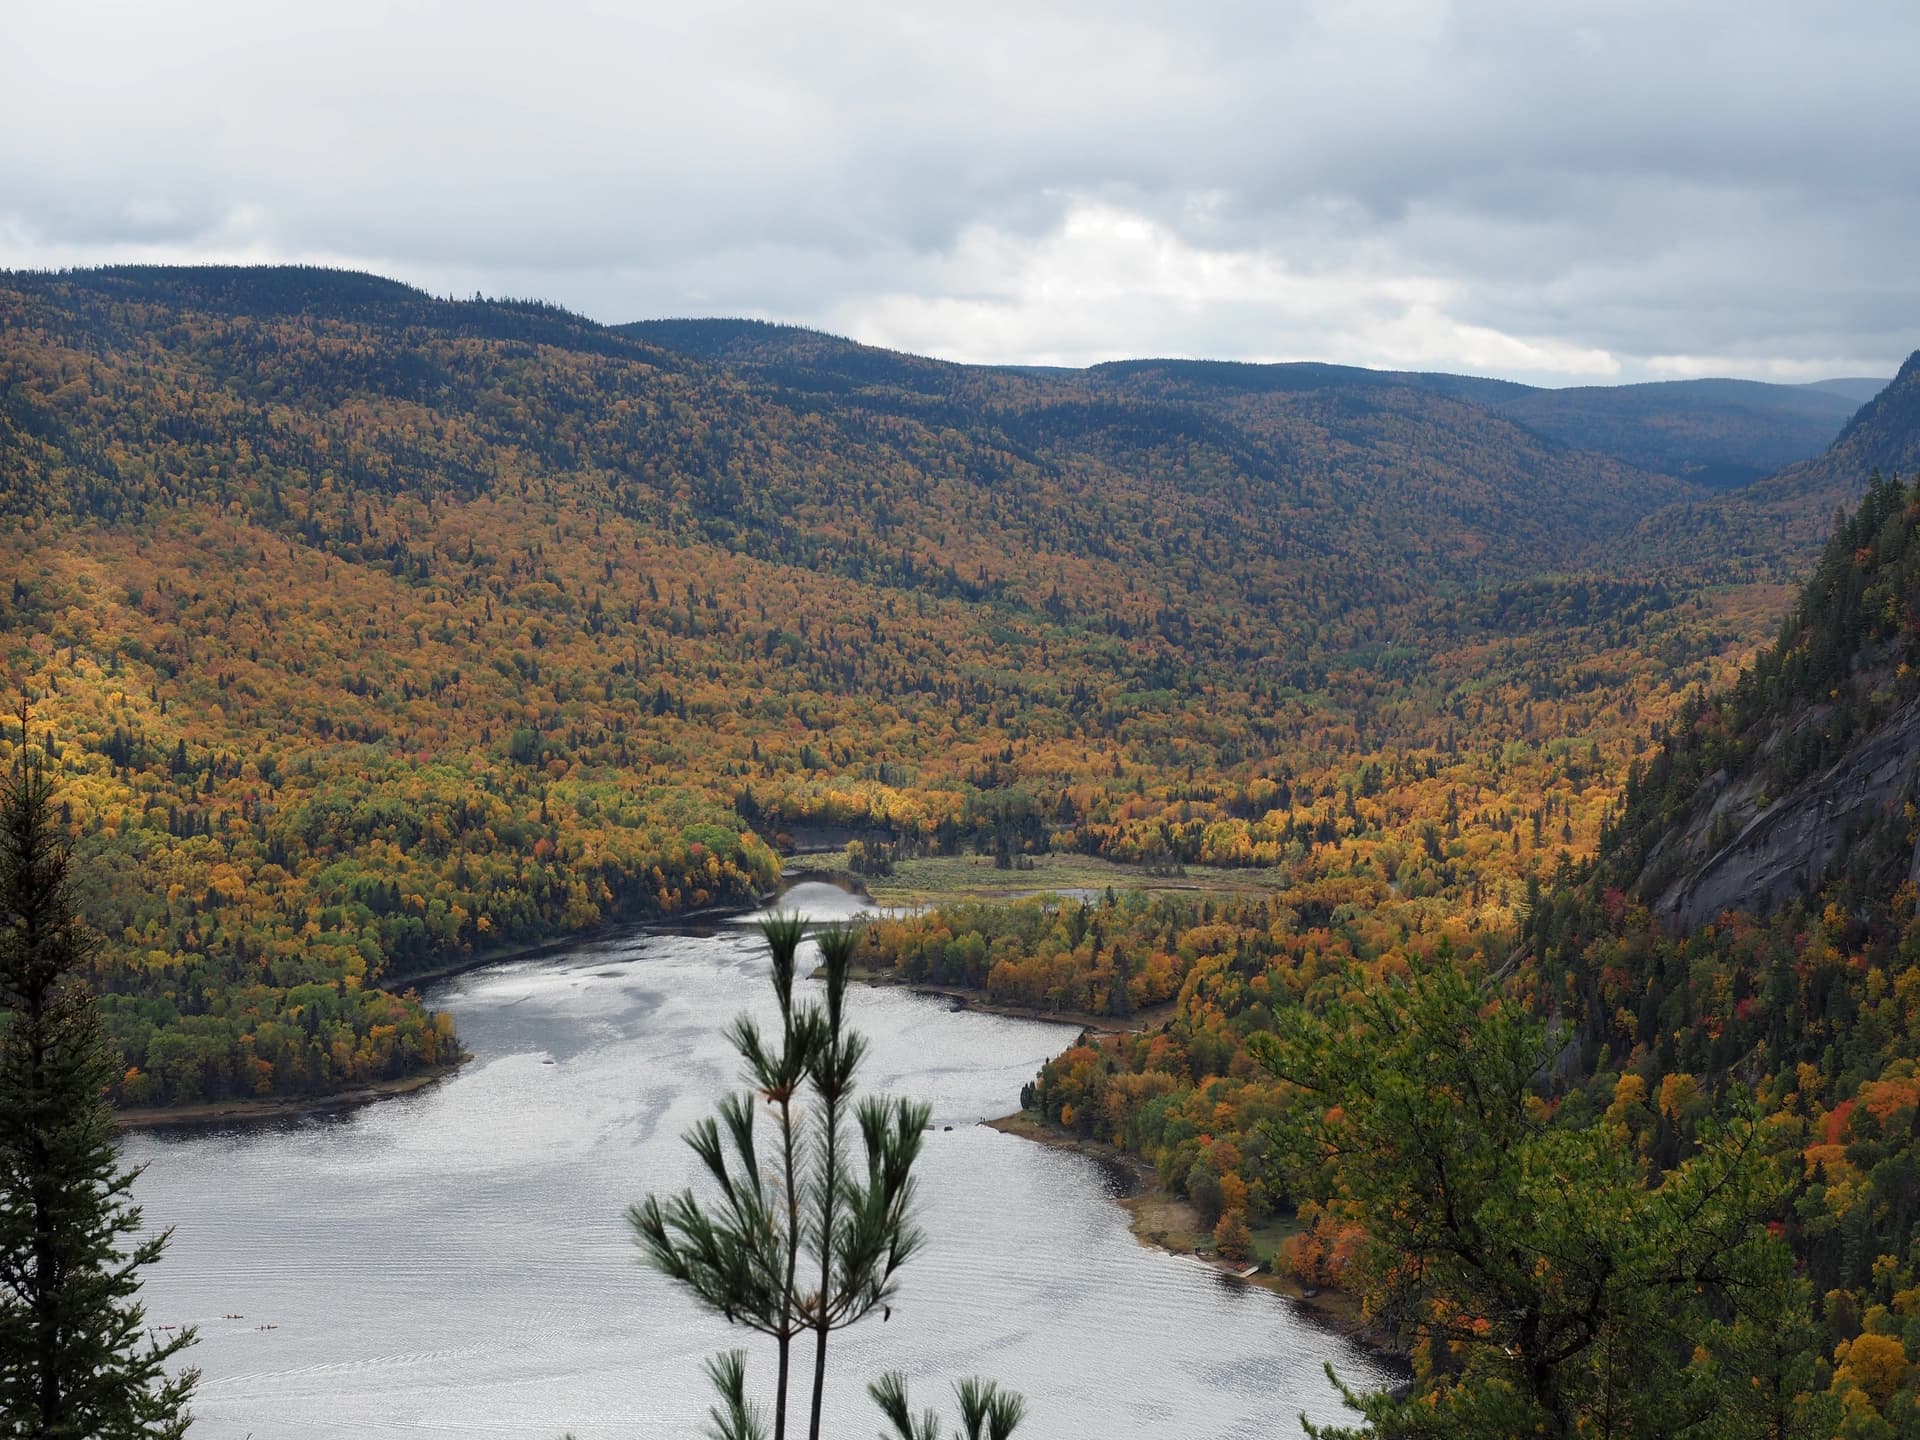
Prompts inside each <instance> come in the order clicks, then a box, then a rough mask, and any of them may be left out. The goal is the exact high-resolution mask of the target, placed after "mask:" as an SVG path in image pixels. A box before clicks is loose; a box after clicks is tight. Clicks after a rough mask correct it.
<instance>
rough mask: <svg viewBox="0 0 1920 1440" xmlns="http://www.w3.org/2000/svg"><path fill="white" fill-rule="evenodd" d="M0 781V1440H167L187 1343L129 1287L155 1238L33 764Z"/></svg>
mask: <svg viewBox="0 0 1920 1440" xmlns="http://www.w3.org/2000/svg"><path fill="white" fill-rule="evenodd" d="M26 741H27V736H26V717H25V715H24V713H23V714H22V716H21V745H20V751H19V754H18V755H17V757H16V759H15V762H14V764H13V766H12V768H11V771H10V772H9V773H7V774H6V775H4V776H3V777H0V1440H167V1437H175V1436H179V1435H182V1434H184V1433H185V1431H186V1428H187V1424H188V1421H189V1419H190V1417H189V1415H188V1413H187V1400H188V1398H189V1396H190V1395H191V1394H192V1391H193V1387H194V1382H195V1380H196V1379H197V1375H196V1374H195V1372H193V1371H185V1372H182V1373H179V1374H169V1373H168V1370H167V1362H168V1361H169V1360H171V1359H172V1358H173V1357H174V1356H175V1355H177V1354H178V1353H179V1352H180V1351H181V1350H182V1349H184V1348H185V1347H186V1346H188V1345H190V1344H191V1343H192V1342H193V1332H192V1330H191V1329H187V1330H183V1331H180V1332H178V1333H175V1334H173V1335H171V1336H167V1337H159V1336H156V1335H154V1334H153V1333H151V1332H150V1331H149V1330H148V1329H147V1326H146V1322H145V1314H144V1311H143V1309H142V1307H141V1304H140V1299H139V1295H140V1276H141V1272H142V1271H143V1270H145V1269H146V1267H147V1266H149V1265H152V1264H153V1263H154V1262H155V1261H156V1260H158V1259H159V1258H160V1255H161V1252H162V1251H163V1250H165V1248H166V1244H167V1239H168V1233H169V1232H163V1233H161V1234H158V1235H148V1236H145V1237H141V1236H139V1233H138V1232H139V1230H140V1208H139V1207H138V1206H137V1205H135V1204H134V1203H133V1202H132V1199H131V1191H132V1187H133V1182H134V1180H135V1178H136V1177H137V1176H138V1174H139V1172H138V1171H137V1170H123V1169H121V1168H120V1165H119V1159H118V1155H117V1153H116V1147H115V1134H114V1124H113V1117H112V1114H111V1113H110V1112H109V1110H108V1109H107V1105H106V1100H105V1092H106V1088H107V1085H108V1082H109V1081H110V1080H111V1078H112V1075H113V1063H112V1060H111V1058H110V1056H109V1054H108V1051H107V1048H106V1045H105V1043H104V1041H103V1039H102V1037H101V1033H100V1022H99V1018H98V1016H97V1015H96V1014H95V1012H94V1006H93V997H92V995H91V994H90V993H89V992H88V989H87V986H86V983H85V981H84V980H83V979H82V978H81V974H80V972H81V970H82V968H83V967H84V965H85V962H86V961H87V959H88V956H89V955H90V953H91V950H92V946H93V943H94V942H93V937H92V936H91V934H90V933H89V932H88V930H87V929H86V927H85V925H84V924H83V923H82V922H81V920H80V918H79V916H78V915H77V914H76V913H75V908H74V903H73V897H72V894H71V891H70V887H69V882H68V855H67V849H66V845H65V843H64V841H63V839H62V837H61V836H60V834H59V832H58V830H57V829H56V827H55V824H54V817H53V806H52V793H53V784H52V781H51V779H50V778H49V777H48V775H47V771H46V765H45V761H44V759H42V758H40V757H39V756H36V755H34V754H32V753H31V752H30V751H29V748H28V746H27V743H26Z"/></svg>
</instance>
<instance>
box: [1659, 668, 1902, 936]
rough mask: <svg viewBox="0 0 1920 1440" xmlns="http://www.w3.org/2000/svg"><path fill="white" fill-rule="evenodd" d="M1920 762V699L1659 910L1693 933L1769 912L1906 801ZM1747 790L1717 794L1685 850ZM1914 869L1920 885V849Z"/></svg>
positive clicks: (1716, 856)
mask: <svg viewBox="0 0 1920 1440" xmlns="http://www.w3.org/2000/svg"><path fill="white" fill-rule="evenodd" d="M1916 765H1920V700H1916V701H1914V702H1912V703H1910V704H1908V705H1907V706H1905V707H1904V708H1902V709H1901V710H1899V711H1898V712H1896V713H1895V714H1894V715H1893V716H1892V717H1891V718H1889V719H1888V720H1887V721H1886V722H1885V723H1884V724H1882V725H1881V726H1880V727H1879V728H1878V729H1876V730H1874V731H1873V732H1872V733H1871V734H1870V735H1868V736H1866V737H1865V738H1864V739H1863V740H1861V741H1860V743H1858V744H1857V745H1855V746H1854V747H1853V748H1852V749H1851V750H1850V751H1849V752H1848V753H1847V754H1846V755H1845V756H1843V757H1842V758H1841V759H1840V760H1839V761H1838V762H1836V763H1835V764H1834V765H1833V766H1832V767H1831V768H1830V769H1828V770H1827V771H1825V772H1824V773H1823V774H1820V775H1816V776H1814V777H1813V778H1812V779H1810V780H1806V781H1804V782H1802V783H1801V784H1799V785H1797V786H1795V787H1794V788H1793V789H1792V790H1791V791H1789V792H1788V793H1787V794H1785V795H1783V796H1781V797H1780V798H1779V799H1778V800H1775V801H1774V802H1773V803H1772V804H1770V805H1768V806H1766V807H1765V808H1764V809H1762V810H1761V811H1760V812H1759V813H1758V814H1756V815H1754V816H1753V818H1752V819H1750V820H1749V821H1747V823H1746V824H1745V826H1743V827H1742V828H1741V830H1740V832H1739V833H1738V834H1737V835H1735V836H1734V838H1733V839H1732V840H1730V841H1728V842H1727V843H1726V844H1725V845H1723V846H1721V847H1720V849H1719V850H1717V851H1715V852H1714V853H1713V854H1712V855H1710V856H1709V857H1708V858H1707V859H1706V860H1705V861H1704V862H1703V863H1701V864H1699V865H1698V866H1689V867H1688V868H1687V869H1686V871H1685V872H1683V873H1682V874H1681V875H1680V876H1678V877H1677V878H1676V879H1674V880H1673V881H1671V882H1670V883H1669V884H1668V885H1667V886H1666V887H1665V888H1664V889H1663V890H1662V891H1661V893H1660V895H1659V896H1658V897H1657V898H1656V899H1655V900H1654V902H1653V913H1654V914H1655V915H1656V916H1658V917H1659V918H1661V919H1662V920H1664V921H1666V922H1667V923H1668V924H1671V925H1674V926H1677V927H1679V928H1681V929H1686V930H1691V929H1693V928H1695V927H1697V926H1700V925H1703V924H1706V923H1707V922H1709V921H1711V920H1713V919H1714V918H1715V917H1716V916H1718V915H1719V914H1721V912H1723V911H1726V910H1750V911H1755V912H1760V913H1764V912H1766V911H1768V910H1771V909H1772V908H1773V907H1775V906H1776V905H1778V904H1780V903H1781V902H1782V901H1784V900H1787V899H1789V898H1791V897H1792V896H1794V895H1796V894H1799V893H1801V892H1802V891H1805V890H1809V889H1811V888H1812V887H1813V886H1814V885H1815V884H1816V883H1817V882H1818V881H1819V879H1820V877H1821V876H1822V875H1824V874H1825V873H1826V871H1827V868H1828V867H1829V866H1830V865H1832V864H1833V863H1834V862H1835V861H1836V860H1838V859H1839V858H1841V856H1842V854H1843V853H1844V851H1845V849H1846V846H1847V845H1848V843H1849V842H1850V841H1851V840H1853V839H1854V838H1855V837H1856V836H1858V835H1860V834H1861V833H1863V832H1864V831H1865V830H1866V829H1867V828H1868V827H1869V826H1870V825H1871V824H1873V823H1874V822H1875V821H1876V820H1877V819H1878V818H1879V817H1880V816H1881V814H1883V813H1884V812H1885V811H1886V810H1887V809H1889V808H1891V807H1893V806H1897V805H1899V804H1900V803H1901V802H1902V801H1903V800H1904V799H1905V798H1906V796H1907V794H1908V792H1909V790H1910V788H1911V786H1912V782H1913V778H1914V772H1915V768H1916ZM1718 778H1719V777H1716V779H1718ZM1722 783H1723V784H1724V781H1723V782H1722ZM1709 788H1710V789H1711V788H1717V787H1709ZM1739 788H1741V787H1734V789H1733V790H1722V791H1720V793H1718V794H1715V795H1714V800H1713V804H1712V805H1711V806H1710V808H1709V809H1708V811H1707V813H1706V814H1705V815H1703V816H1702V817H1701V818H1700V820H1699V821H1697V822H1696V823H1695V824H1694V825H1693V826H1690V827H1688V832H1687V837H1686V839H1685V840H1683V841H1682V844H1683V845H1686V848H1688V849H1692V848H1694V846H1697V845H1698V844H1699V842H1700V840H1701V838H1702V837H1703V836H1704V835H1705V833H1706V827H1707V825H1708V824H1709V823H1710V819H1711V818H1712V817H1716V816H1719V815H1721V814H1725V813H1728V806H1727V804H1726V803H1725V802H1727V801H1728V800H1730V799H1731V798H1732V797H1733V795H1734V793H1735V791H1737V790H1738V789H1739ZM1689 840H1690V841H1691V842H1692V844H1687V841H1689ZM1649 858H1650V859H1651V858H1653V857H1649ZM1912 869H1913V873H1914V877H1915V879H1916V880H1920V849H1916V851H1915V854H1914V860H1913V867H1912Z"/></svg>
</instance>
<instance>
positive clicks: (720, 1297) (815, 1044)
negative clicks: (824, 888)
mask: <svg viewBox="0 0 1920 1440" xmlns="http://www.w3.org/2000/svg"><path fill="white" fill-rule="evenodd" d="M760 929H761V933H762V935H763V936H764V937H765V939H766V941H767V948H768V951H769V952H770V955H771V959H772V967H771V969H772V980H773V989H774V998H775V1000H776V1002H777V1003H778V1005H779V1012H780V1033H779V1035H778V1037H777V1038H776V1037H769V1036H763V1035H762V1034H761V1031H760V1027H759V1026H758V1025H756V1024H755V1023H754V1022H753V1021H752V1020H751V1019H749V1018H747V1017H745V1016H742V1017H740V1018H739V1019H737V1020H736V1021H734V1023H733V1025H732V1026H731V1027H729V1029H728V1031H727V1036H728V1039H729V1040H730V1041H731V1042H732V1044H733V1046H734V1048H735V1049H737V1050H738V1051H739V1052H740V1056H741V1058H742V1060H743V1061H745V1065H746V1072H747V1077H748V1079H749V1080H750V1081H751V1083H752V1085H753V1089H754V1090H755V1091H756V1092H757V1095H758V1099H759V1101H761V1102H764V1103H765V1105H766V1106H767V1107H768V1109H769V1111H770V1112H771V1122H770V1125H769V1126H768V1127H767V1128H769V1129H770V1130H771V1133H772V1137H773V1139H774V1141H775V1143H776V1146H777V1149H776V1151H775V1153H774V1154H773V1155H771V1156H767V1157H764V1158H763V1156H762V1153H761V1144H760V1141H761V1134H760V1131H761V1129H762V1126H761V1123H760V1117H759V1114H758V1110H757V1106H756V1097H755V1095H751V1094H741V1095H732V1096H729V1097H727V1099H725V1100H723V1101H722V1102H721V1105H720V1119H719V1121H717V1122H716V1121H714V1120H711V1119H708V1120H703V1121H701V1122H700V1123H699V1124H698V1125H696V1126H694V1128H693V1129H692V1130H691V1131H689V1132H688V1134H687V1137H686V1139H687V1143H688V1144H689V1145H690V1146H691V1147H692V1148H693V1150H694V1153H695V1154H697V1155H698V1156H699V1157H700V1161H701V1164H702V1165H703V1166H704V1167H705V1169H706V1171H707V1174H708V1176H709V1177H710V1178H711V1179H712V1181H713V1183H714V1185H715V1187H716V1188H717V1189H718V1191H719V1201H718V1203H717V1204H714V1205H711V1206H709V1205H706V1204H703V1203H702V1202H701V1200H700V1198H699V1197H698V1196H697V1195H695V1193H694V1192H693V1191H691V1190H688V1191H685V1192H683V1193H682V1194H680V1195H678V1196H674V1197H672V1198H671V1199H669V1200H667V1201H666V1202H664V1203H663V1202H662V1201H661V1200H660V1198H659V1197H657V1196H649V1197H647V1199H646V1201H645V1202H644V1203H643V1204H640V1205H636V1206H634V1207H633V1208H632V1209H631V1210H630V1211H629V1212H628V1219H629V1221H630V1223H631V1224H632V1225H633V1227H634V1230H635V1231H636V1233H637V1235H638V1238H639V1240H640V1243H641V1245H642V1247H643V1248H644V1250H645V1251H646V1254H647V1257H648V1259H649V1260H651V1261H652V1262H653V1264H654V1265H655V1266H657V1267H658V1268H659V1269H660V1270H661V1271H663V1272H664V1273H666V1274H667V1275H669V1276H671V1277H672V1278H673V1279H675V1280H677V1281H679V1282H680V1283H681V1284H682V1285H684V1286H686V1287H687V1289H688V1290H690V1291H691V1292H692V1293H693V1296H694V1298H695V1299H696V1300H698V1301H699V1302H700V1303H701V1304H702V1305H704V1306H705V1307H706V1308H707V1309H709V1310H712V1311H713V1312H715V1313H716V1314H719V1315H722V1316H724V1317H725V1318H726V1320H727V1321H728V1322H729V1323H730V1324H740V1325H744V1326H746V1327H747V1328H748V1329H751V1330H757V1331H759V1332H760V1333H761V1334H764V1335H767V1336H769V1337H771V1338H772V1339H773V1341H774V1342H775V1350H776V1355H777V1372H776V1376H775V1380H774V1403H773V1440H786V1436H787V1424H788V1409H787V1396H788V1389H789V1386H790V1382H791V1376H792V1351H793V1342H794V1341H795V1340H797V1339H800V1338H802V1337H803V1336H805V1335H807V1334H808V1333H809V1332H811V1333H812V1336H813V1340H814V1355H813V1359H814V1377H813V1387H812V1397H811V1406H810V1410H809V1417H808V1426H807V1435H808V1437H809V1440H820V1435H821V1405H822V1399H823V1396H824V1393H825V1377H826V1363H827V1340H828V1337H829V1336H830V1335H831V1334H832V1333H833V1332H834V1331H835V1330H840V1329H844V1328H845V1327H846V1326H848V1325H852V1324H854V1323H855V1322H857V1321H859V1320H861V1319H863V1318H864V1317H866V1316H867V1315H869V1314H871V1313H872V1312H873V1311H874V1310H876V1309H880V1308H882V1307H884V1306H885V1305H886V1304H887V1303H888V1302H889V1301H891V1300H892V1298H893V1296H894V1293H895V1291H896V1289H897V1287H898V1283H899V1282H898V1272H899V1269H900V1267H901V1266H902V1265H903V1264H905V1263H906V1261H907V1260H908V1258H909V1257H911V1256H912V1255H913V1254H914V1252H915V1251H917V1250H918V1249H919V1248H920V1244H921V1240H922V1236H921V1232H920V1229H919V1227H918V1226H917V1225H916V1224H915V1221H914V1181H913V1163H914V1161H915V1159H916V1158H917V1157H918V1156H919V1153H920V1141H921V1133H922V1131H923V1130H924V1129H925V1128H926V1124H927V1118H928V1109H927V1107H926V1106H925V1105H921V1104H916V1103H913V1102H911V1101H906V1100H899V1099H892V1098H867V1099H863V1100H860V1101H859V1102H858V1103H855V1101H854V1095H853V1092H854V1080H855V1076H856V1074H857V1072H858V1070H859V1068H860V1062H861V1060H862V1059H863V1058H864V1057H865V1055H866V1050H867V1046H866V1040H865V1038H864V1037H863V1036H861V1035H860V1034H859V1033H858V1032H856V1031H853V1030H850V1029H849V1028H848V1027H847V1024H846V1007H845V1001H846V991H847V985H848V982H849V979H850V976H851V971H852V967H853V954H854V949H855V940H854V935H853V933H852V932H851V931H849V930H846V929H843V928H837V927H836V928H832V929H828V930H826V931H824V932H822V934H821V936H820V953H821V958H822V960H823V961H824V967H823V968H824V978H825V981H826V986H825V992H826V993H825V1003H824V1004H819V1005H815V1004H810V1003H803V1002H801V1001H799V1000H798V999H796V998H795V996H794V990H793V987H794V980H795V971H796V967H797V961H798V956H799V951H800V946H801V942H802V940H803V939H804V937H805V933H806V931H805V926H804V924H803V923H802V922H801V921H800V920H799V919H798V918H797V917H792V916H775V917H773V918H772V919H770V920H768V921H766V922H765V923H763V924H762V925H761V927H760ZM856 1130H857V1131H858V1133H859V1136H860V1142H861V1145H860V1151H859V1153H858V1154H855V1153H853V1151H852V1149H851V1147H850V1145H849V1144H848V1141H849V1140H850V1139H851V1137H852V1133H853V1132H854V1131H856ZM707 1375H708V1378H709V1379H711V1380H712V1381H713V1384H714V1388H715V1389H716V1390H717V1391H718V1392H719V1395H720V1403H719V1404H718V1405H716V1406H715V1407H714V1409H713V1410H712V1411H711V1412H710V1415H711V1418H712V1426H711V1428H710V1429H709V1431H708V1432H707V1433H708V1434H709V1435H710V1436H713V1437H715V1440H764V1437H765V1436H766V1434H767V1429H766V1423H765V1422H766V1416H765V1412H764V1409H763V1407H761V1406H759V1405H757V1404H755V1403H754V1402H752V1401H751V1400H749V1399H748V1397H747V1380H746V1356H745V1354H744V1353H743V1352H741V1351H738V1350H735V1351H730V1352H728V1353H727V1354H725V1355H723V1356H720V1357H718V1358H716V1359H714V1360H712V1361H709V1362H708V1365H707ZM888 1378H889V1380H891V1379H893V1378H894V1377H888ZM968 1384H969V1385H970V1386H971V1387H972V1389H971V1390H969V1391H968V1392H967V1393H968V1394H976V1393H978V1394H984V1395H986V1396H987V1397H988V1399H989V1400H990V1401H991V1402H992V1404H993V1406H994V1412H993V1413H994V1416H995V1418H996V1422H997V1425H998V1428H997V1429H995V1430H994V1431H992V1432H991V1433H992V1434H993V1435H994V1436H995V1437H996V1440H1006V1437H1008V1436H1011V1434H1012V1433H1013V1425H1014V1424H1017V1423H1018V1420H1019V1417H1020V1413H1021V1411H1022V1409H1023V1405H1022V1402H1021V1401H1020V1398H1019V1397H1018V1396H1016V1395H1012V1394H1009V1393H1005V1392H998V1391H996V1390H995V1389H994V1387H992V1386H991V1385H984V1382H979V1381H972V1382H968ZM983 1386H984V1388H983ZM888 1393H889V1394H891V1393H892V1392H891V1391H889V1392H888ZM904 1393H905V1392H904V1387H901V1389H900V1394H901V1396H902V1398H903V1399H904ZM874 1394H875V1398H876V1400H879V1401H880V1403H881V1404H882V1406H883V1409H884V1408H885V1405H886V1401H885V1400H882V1399H881V1396H880V1392H879V1391H875V1392H874ZM796 1429H797V1426H796ZM983 1433H984V1432H983Z"/></svg>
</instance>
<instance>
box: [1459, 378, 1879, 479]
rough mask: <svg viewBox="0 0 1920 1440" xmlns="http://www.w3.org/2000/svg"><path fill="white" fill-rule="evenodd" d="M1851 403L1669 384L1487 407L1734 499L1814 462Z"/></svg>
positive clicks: (1791, 389) (1787, 388)
mask: <svg viewBox="0 0 1920 1440" xmlns="http://www.w3.org/2000/svg"><path fill="white" fill-rule="evenodd" d="M1858 403H1859V402H1857V401H1855V400H1853V399H1851V398H1849V397H1848V396H1846V395H1842V394H1836V393H1833V392H1831V391H1828V390H1823V389H1818V388H1815V387H1811V386H1803V385H1766V384H1760V383H1758V382H1755V381H1751V380H1671V381H1666V382H1663V383H1659V384H1647V385H1612V386H1579V387H1574V388H1570V389H1565V390H1532V391H1529V392H1527V393H1526V394H1523V395H1518V396H1513V397H1510V398H1504V399H1500V400H1496V401H1495V402H1493V406H1494V408H1495V409H1497V410H1499V411H1500V413H1502V414H1504V415H1509V416H1511V417H1513V418H1514V419H1516V420H1519V421H1521V422H1522V423H1524V424H1526V425H1528V426H1530V427H1531V428H1533V429H1535V430H1538V431H1539V432H1540V433H1541V434H1543V435H1547V436H1551V437H1552V438H1553V439H1555V440H1559V441H1561V442H1562V443H1563V444H1567V445H1572V446H1574V447H1575V448H1577V449H1581V450H1595V451H1598V452H1600V453H1601V454H1605V455H1612V456H1614V457H1615V458H1616V459H1619V460H1623V461H1625V462H1626V463H1628V464H1630V465H1636V466H1638V467H1640V468H1641V469H1644V470H1653V471H1657V472H1659V473H1661V474H1666V475H1678V476H1682V477H1684V478H1686V479H1688V480H1691V481H1693V482H1694V483H1696V484H1699V485H1704V486H1707V487H1710V488H1713V489H1731V488H1734V487H1736V486H1739V485H1744V484H1747V483H1749V482H1751V481H1754V480H1758V479H1762V478H1764V477H1765V476H1768V475H1771V474H1773V473H1774V472H1775V471H1777V470H1780V469H1783V468H1784V467H1786V466H1788V465H1791V464H1793V463H1794V462H1796V461H1799V460H1804V459H1807V458H1809V457H1811V456H1815V455H1818V454H1820V453H1821V452H1822V451H1824V450H1825V449H1826V448H1827V446H1828V445H1830V444H1831V443H1832V442H1833V439H1834V437H1835V435H1836V434H1837V433H1838V432H1839V430H1840V429H1841V427H1842V426H1844V425H1845V424H1846V422H1847V420H1848V419H1849V417H1851V416H1852V414H1853V411H1854V408H1855V406H1856V405H1857V404H1858Z"/></svg>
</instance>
